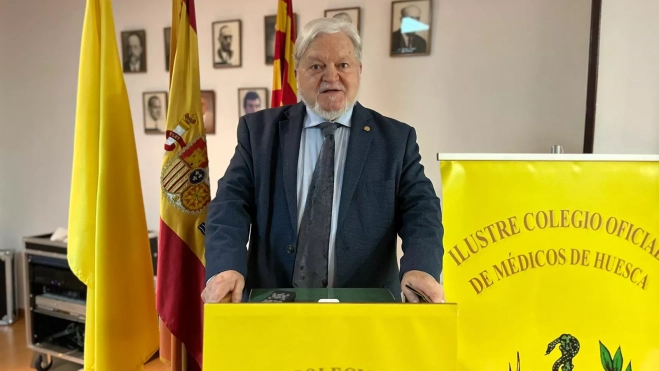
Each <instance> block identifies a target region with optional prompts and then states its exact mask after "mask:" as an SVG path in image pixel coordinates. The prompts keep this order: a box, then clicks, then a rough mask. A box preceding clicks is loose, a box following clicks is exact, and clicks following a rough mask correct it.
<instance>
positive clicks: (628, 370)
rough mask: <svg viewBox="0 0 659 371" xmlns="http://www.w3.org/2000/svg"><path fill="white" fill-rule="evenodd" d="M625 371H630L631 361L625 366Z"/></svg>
mask: <svg viewBox="0 0 659 371" xmlns="http://www.w3.org/2000/svg"><path fill="white" fill-rule="evenodd" d="M625 371H632V361H629V364H628V365H627V369H626V370H625Z"/></svg>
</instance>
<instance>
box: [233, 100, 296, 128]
mask: <svg viewBox="0 0 659 371" xmlns="http://www.w3.org/2000/svg"><path fill="white" fill-rule="evenodd" d="M299 104H300V103H297V104H292V105H286V106H281V107H274V108H265V109H262V110H259V111H256V112H253V113H248V114H246V115H245V116H243V119H244V120H245V123H246V124H247V126H248V127H249V128H250V129H251V128H252V127H254V128H255V129H262V130H263V129H268V128H271V127H276V126H277V124H278V123H279V122H280V121H283V120H288V119H289V117H290V115H291V112H292V111H296V110H299V109H300V107H298V105H299Z"/></svg>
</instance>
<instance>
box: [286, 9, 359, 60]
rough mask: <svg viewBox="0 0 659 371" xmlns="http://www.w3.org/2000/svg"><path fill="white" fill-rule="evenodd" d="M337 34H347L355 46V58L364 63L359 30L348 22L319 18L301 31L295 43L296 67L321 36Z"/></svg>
mask: <svg viewBox="0 0 659 371" xmlns="http://www.w3.org/2000/svg"><path fill="white" fill-rule="evenodd" d="M337 32H345V33H346V35H348V37H350V40H351V41H352V44H353V45H354V46H355V57H356V58H357V60H358V61H359V62H361V61H362V39H361V37H360V36H359V32H358V31H357V28H356V27H355V26H354V25H353V24H352V23H350V22H346V21H344V20H341V19H336V18H318V19H314V20H313V21H311V22H309V23H307V24H306V25H305V26H304V28H302V30H301V31H300V34H299V35H298V37H297V40H296V41H295V50H294V52H293V55H294V57H295V66H296V67H297V65H298V64H299V63H300V59H301V58H302V55H303V54H304V52H305V51H307V48H309V45H310V44H311V42H312V41H313V40H314V39H315V38H316V36H318V35H320V34H333V33H337Z"/></svg>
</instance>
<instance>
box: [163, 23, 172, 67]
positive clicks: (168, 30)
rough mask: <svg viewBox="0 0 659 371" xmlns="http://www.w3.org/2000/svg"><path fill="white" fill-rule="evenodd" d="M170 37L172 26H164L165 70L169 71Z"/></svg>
mask: <svg viewBox="0 0 659 371" xmlns="http://www.w3.org/2000/svg"><path fill="white" fill-rule="evenodd" d="M171 37H172V28H171V27H165V29H164V40H165V71H168V72H169V53H170V51H171V45H170V44H171V43H170V42H171Z"/></svg>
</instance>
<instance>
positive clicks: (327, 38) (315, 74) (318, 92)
mask: <svg viewBox="0 0 659 371" xmlns="http://www.w3.org/2000/svg"><path fill="white" fill-rule="evenodd" d="M361 71H362V65H361V63H359V61H358V60H357V57H356V56H355V47H354V45H353V44H352V41H351V40H350V38H349V37H348V35H346V34H345V33H343V32H338V33H334V34H320V35H318V36H317V37H316V39H314V41H313V42H312V43H311V44H310V45H309V48H307V50H306V51H305V53H304V54H303V55H302V57H301V58H300V63H299V66H298V69H297V71H296V75H297V80H298V88H299V89H298V90H299V92H300V94H301V96H302V97H303V99H304V101H305V102H306V103H307V104H308V105H310V106H312V107H313V106H316V107H318V108H320V109H321V110H322V111H324V112H340V111H341V110H343V109H344V108H345V107H346V105H347V104H348V103H351V104H352V103H354V101H355V98H356V96H357V92H358V91H359V79H360V74H361ZM335 118H336V117H335Z"/></svg>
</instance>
